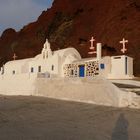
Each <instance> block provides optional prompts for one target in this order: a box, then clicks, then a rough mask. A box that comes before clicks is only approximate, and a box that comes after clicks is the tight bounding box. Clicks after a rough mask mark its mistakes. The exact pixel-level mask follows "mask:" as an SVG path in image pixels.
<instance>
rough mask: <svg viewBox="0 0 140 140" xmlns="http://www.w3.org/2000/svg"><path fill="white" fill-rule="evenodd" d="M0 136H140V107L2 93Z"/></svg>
mask: <svg viewBox="0 0 140 140" xmlns="http://www.w3.org/2000/svg"><path fill="white" fill-rule="evenodd" d="M0 140H140V110H135V109H118V108H111V107H102V106H96V105H91V104H83V103H75V102H66V101H59V100H54V99H48V98H41V97H32V96H30V97H22V96H15V97H14V96H13V97H7V96H1V97H0Z"/></svg>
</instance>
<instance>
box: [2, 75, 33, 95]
mask: <svg viewBox="0 0 140 140" xmlns="http://www.w3.org/2000/svg"><path fill="white" fill-rule="evenodd" d="M29 77H30V75H29V74H23V75H22V74H21V75H12V76H10V75H9V76H8V75H7V76H5V77H1V79H0V94H3V95H33V93H34V91H35V87H34V82H35V78H32V79H31V78H30V79H29Z"/></svg>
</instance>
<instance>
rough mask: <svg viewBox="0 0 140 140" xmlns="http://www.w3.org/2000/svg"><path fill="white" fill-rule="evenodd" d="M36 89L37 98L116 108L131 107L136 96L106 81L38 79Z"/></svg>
mask: <svg viewBox="0 0 140 140" xmlns="http://www.w3.org/2000/svg"><path fill="white" fill-rule="evenodd" d="M35 87H36V91H35V95H36V96H46V97H50V98H56V99H64V100H72V101H80V102H86V103H94V104H99V105H107V106H115V107H126V106H130V105H131V102H132V96H134V95H133V94H129V93H127V92H124V91H121V90H120V89H119V88H117V87H116V86H115V85H113V84H112V83H111V82H109V81H108V80H105V79H87V78H79V79H78V78H73V79H62V78H61V79H58V78H57V79H37V80H36V82H35Z"/></svg>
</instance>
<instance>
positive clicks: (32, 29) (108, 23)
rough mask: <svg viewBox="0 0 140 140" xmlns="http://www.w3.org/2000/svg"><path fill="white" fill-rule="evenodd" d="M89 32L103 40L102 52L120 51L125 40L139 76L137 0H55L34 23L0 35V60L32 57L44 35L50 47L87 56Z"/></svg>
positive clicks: (98, 39) (138, 5)
mask: <svg viewBox="0 0 140 140" xmlns="http://www.w3.org/2000/svg"><path fill="white" fill-rule="evenodd" d="M92 35H94V36H95V37H96V40H97V42H102V43H103V55H114V54H115V55H117V54H121V52H120V47H121V45H120V44H119V41H120V40H121V39H122V38H123V37H125V38H126V39H128V40H129V45H128V52H127V55H129V56H132V57H134V58H135V60H134V72H135V74H136V75H140V67H139V66H140V61H139V59H140V39H139V36H140V1H139V0H117V1H115V0H101V1H99V0H94V1H93V0H77V1H76V0H54V2H53V5H52V7H51V8H50V9H47V10H46V11H43V12H42V14H41V15H40V16H39V18H38V20H37V21H36V22H34V23H30V24H28V25H26V26H24V27H23V28H22V29H21V30H20V31H19V32H15V31H14V30H13V29H8V30H6V31H4V33H3V34H2V36H1V37H0V63H1V65H2V64H3V63H5V62H6V61H8V60H11V59H12V55H13V52H15V53H16V54H17V56H18V58H19V59H20V58H27V57H33V56H35V55H36V54H38V53H39V52H40V51H41V49H42V45H43V43H44V41H45V38H46V37H47V38H49V40H50V42H51V43H52V49H53V50H57V49H59V48H60V49H61V48H66V47H70V46H72V47H74V48H76V49H77V50H78V51H79V52H80V54H81V55H82V57H90V56H89V55H88V51H89V50H88V48H89V45H90V42H89V39H90V37H91V36H92Z"/></svg>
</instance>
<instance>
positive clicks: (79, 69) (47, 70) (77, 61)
mask: <svg viewBox="0 0 140 140" xmlns="http://www.w3.org/2000/svg"><path fill="white" fill-rule="evenodd" d="M92 43H93V42H92ZM92 43H91V47H90V49H91V50H92V49H93V50H94V49H95V48H94V47H93V44H92ZM92 53H96V54H97V57H95V58H93V57H90V58H85V59H82V58H81V56H80V54H79V52H78V51H77V50H76V49H75V48H66V49H62V50H57V51H52V50H51V47H50V43H49V41H48V40H46V42H45V44H44V47H43V49H42V52H41V54H39V55H37V56H35V57H34V58H29V59H23V60H13V61H9V62H7V63H6V64H5V65H4V66H3V67H1V69H0V77H1V79H3V78H4V77H8V78H13V79H14V78H16V76H17V77H20V76H21V77H22V76H27V77H29V78H36V77H42V78H43V77H44V78H53V77H81V78H82V77H95V76H101V77H104V78H106V79H132V78H133V77H134V76H133V58H131V57H128V56H126V55H121V56H105V57H102V45H101V43H97V47H96V51H91V52H89V54H92Z"/></svg>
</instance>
